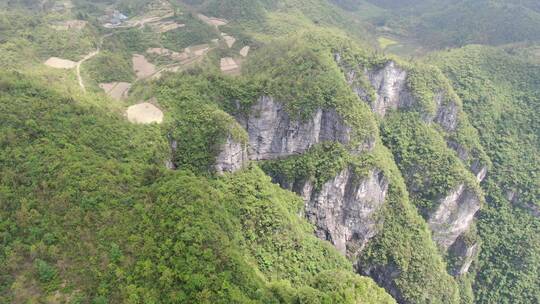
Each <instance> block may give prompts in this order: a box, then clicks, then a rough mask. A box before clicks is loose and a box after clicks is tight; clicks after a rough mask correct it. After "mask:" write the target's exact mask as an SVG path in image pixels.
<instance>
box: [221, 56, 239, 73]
mask: <svg viewBox="0 0 540 304" xmlns="http://www.w3.org/2000/svg"><path fill="white" fill-rule="evenodd" d="M220 67H221V71H222V72H223V73H225V74H237V73H238V72H239V71H240V66H239V65H238V64H237V63H236V61H234V59H233V58H231V57H224V58H221V63H220Z"/></svg>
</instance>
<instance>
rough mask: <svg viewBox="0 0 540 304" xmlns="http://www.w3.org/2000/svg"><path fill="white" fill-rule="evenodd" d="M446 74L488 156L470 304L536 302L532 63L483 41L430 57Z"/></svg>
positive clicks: (539, 227)
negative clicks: (490, 165) (473, 297)
mask: <svg viewBox="0 0 540 304" xmlns="http://www.w3.org/2000/svg"><path fill="white" fill-rule="evenodd" d="M431 61H432V62H435V63H437V64H438V65H439V66H440V67H441V69H442V70H443V72H444V73H445V74H446V75H448V77H449V78H450V79H451V80H452V82H453V85H454V87H455V88H456V91H457V93H458V94H459V95H460V97H461V99H462V100H463V104H464V109H465V111H466V112H467V114H468V115H469V117H470V118H471V119H470V121H471V123H472V124H473V125H474V126H475V128H476V129H478V130H479V134H480V139H481V143H482V145H483V146H485V147H486V152H487V154H488V155H489V157H490V158H491V160H492V162H493V168H492V169H491V171H490V173H489V175H488V178H487V181H486V182H485V184H484V185H483V188H484V192H485V193H486V201H487V205H486V207H485V208H484V210H482V211H481V213H480V215H479V221H478V231H479V235H480V237H481V239H482V250H481V252H480V257H479V262H478V266H477V267H476V278H475V281H474V291H475V295H476V303H505V302H512V303H534V302H538V301H539V299H540V298H539V297H540V295H539V294H538V292H537V290H538V288H537V286H538V285H539V284H540V281H539V280H538V278H539V277H540V275H539V274H540V268H539V265H540V263H539V261H540V251H539V250H538V248H540V247H539V246H538V244H540V238H539V235H540V221H539V220H538V217H534V216H533V215H532V214H531V213H533V214H534V208H535V207H534V206H535V205H536V206H538V205H537V204H538V202H540V192H539V187H538V185H539V184H540V180H539V178H540V176H539V174H538V172H539V169H540V168H539V167H538V166H539V164H540V162H539V159H538V157H539V151H538V147H540V145H539V142H538V134H539V133H538V130H540V128H539V125H538V123H539V117H538V113H539V112H538V111H537V110H536V109H537V106H538V102H539V100H540V95H539V94H538V79H540V67H539V66H538V65H537V64H534V63H532V62H529V61H525V60H523V59H522V58H520V57H517V56H512V55H510V54H509V53H507V52H505V51H503V50H499V49H495V48H489V47H481V46H470V47H466V48H462V49H457V50H454V51H451V52H443V53H439V54H437V55H436V56H433V57H432V58H431Z"/></svg>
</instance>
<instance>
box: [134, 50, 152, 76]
mask: <svg viewBox="0 0 540 304" xmlns="http://www.w3.org/2000/svg"><path fill="white" fill-rule="evenodd" d="M132 60H133V70H134V71H135V74H136V75H137V79H144V78H147V77H150V76H152V75H153V74H154V73H156V66H155V65H153V64H152V63H150V62H148V60H146V58H145V57H144V56H143V55H139V54H134V55H133V57H132Z"/></svg>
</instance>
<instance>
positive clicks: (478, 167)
mask: <svg viewBox="0 0 540 304" xmlns="http://www.w3.org/2000/svg"><path fill="white" fill-rule="evenodd" d="M447 144H448V147H450V148H451V149H452V150H454V151H456V153H457V156H458V157H459V159H461V160H462V161H463V162H468V161H469V159H471V158H472V155H471V153H470V151H468V150H467V149H465V148H464V147H463V146H462V145H461V144H459V143H457V142H455V141H453V140H448V141H447ZM469 169H470V171H471V172H472V173H474V175H475V176H476V179H477V181H478V182H482V181H483V180H484V179H485V178H486V175H487V172H488V167H487V165H485V164H483V163H481V162H480V160H478V159H474V160H473V161H472V164H471V166H470V168H469Z"/></svg>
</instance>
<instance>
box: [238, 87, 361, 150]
mask: <svg viewBox="0 0 540 304" xmlns="http://www.w3.org/2000/svg"><path fill="white" fill-rule="evenodd" d="M237 120H238V121H239V123H240V124H241V125H242V126H243V127H244V128H245V129H246V131H247V132H248V135H249V158H250V159H251V160H268V159H276V158H281V157H285V156H290V155H294V154H301V153H303V152H305V151H306V150H308V149H309V148H310V147H312V146H313V145H315V144H317V143H319V142H323V141H334V142H339V143H341V144H344V145H346V144H349V143H350V141H351V136H352V130H351V128H350V127H348V126H347V125H346V124H345V122H344V121H343V119H342V118H341V117H340V116H339V115H338V114H337V112H336V111H335V110H323V109H318V110H317V111H316V112H315V114H314V115H313V116H312V117H310V118H309V119H307V120H306V121H298V120H294V119H292V118H291V117H290V116H289V114H287V112H286V111H285V109H284V107H283V105H282V104H281V103H279V102H276V101H274V99H273V98H271V97H268V96H263V97H261V98H259V100H258V101H257V103H256V104H255V105H253V106H252V108H251V110H250V112H249V114H248V115H247V117H237ZM369 145H371V144H369ZM363 148H365V147H362V146H361V147H358V149H357V150H361V149H363ZM367 148H370V147H367Z"/></svg>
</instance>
